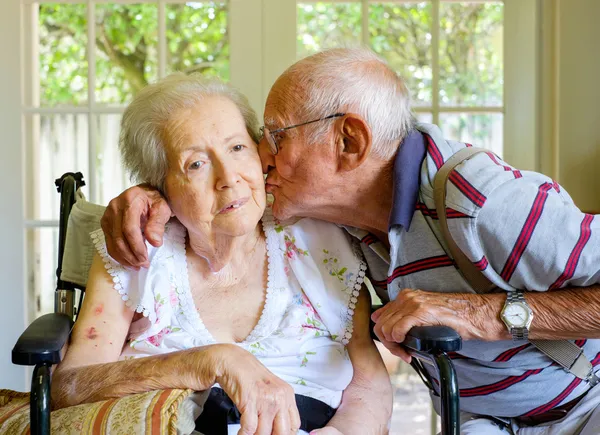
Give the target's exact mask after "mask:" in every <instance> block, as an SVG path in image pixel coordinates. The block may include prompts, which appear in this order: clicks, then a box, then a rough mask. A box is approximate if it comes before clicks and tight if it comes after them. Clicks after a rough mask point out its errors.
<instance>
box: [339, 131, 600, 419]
mask: <svg viewBox="0 0 600 435" xmlns="http://www.w3.org/2000/svg"><path fill="white" fill-rule="evenodd" d="M465 146H470V144H465V143H459V142H453V141H446V140H445V139H444V138H443V136H442V133H441V131H440V130H439V129H438V128H437V127H436V126H434V125H431V124H419V125H418V126H417V128H416V130H414V131H413V132H411V134H410V135H409V136H408V137H407V138H406V139H405V140H404V142H403V143H402V144H401V146H400V148H399V151H398V154H397V156H396V160H395V168H394V177H395V185H394V197H393V209H392V213H391V215H390V222H389V228H388V239H389V244H390V250H389V251H388V250H387V249H386V247H385V245H384V244H383V243H381V242H380V241H379V240H378V239H377V238H376V237H374V236H373V235H371V234H369V233H367V232H366V231H363V230H359V229H355V228H346V229H347V231H348V232H349V233H350V234H352V235H353V236H355V237H357V238H359V239H360V240H361V247H362V249H363V252H364V254H365V257H366V260H367V262H368V264H369V273H370V277H371V281H372V282H373V284H374V286H375V288H376V290H377V292H378V294H379V296H380V297H381V298H382V300H384V301H385V300H391V299H394V298H396V296H397V295H398V292H399V291H400V290H402V289H404V288H418V289H422V290H428V291H436V292H470V293H473V290H472V289H471V288H470V286H469V284H468V283H467V282H466V281H465V279H464V278H463V277H462V275H461V274H460V273H459V271H458V270H457V269H456V267H455V265H454V262H453V260H452V258H450V257H449V255H448V250H447V249H446V248H445V242H444V241H443V238H442V234H441V231H440V229H439V220H438V216H437V212H436V210H435V203H434V199H433V180H434V177H435V175H436V173H437V171H438V170H439V169H440V168H441V166H442V165H443V164H444V162H445V161H446V160H448V158H449V157H450V156H451V155H452V154H454V153H455V152H457V151H459V150H460V149H462V148H464V147H465ZM407 180H408V182H407ZM415 180H416V181H415ZM446 206H447V215H448V226H449V229H450V232H451V234H452V237H453V239H454V240H455V241H456V243H457V245H458V246H459V248H460V249H461V250H462V251H463V252H464V253H465V255H466V256H467V257H468V258H469V259H470V260H471V261H472V262H473V263H474V264H475V265H476V266H477V267H478V268H479V269H480V270H482V271H483V273H484V274H485V275H486V276H487V278H488V279H489V280H490V281H492V282H493V283H494V284H496V285H497V286H498V287H499V288H500V289H503V290H506V291H510V290H515V289H522V290H528V291H547V290H552V289H558V288H561V287H566V286H589V285H592V284H597V283H599V282H600V218H599V217H598V216H593V215H589V214H584V213H582V212H581V211H580V210H579V209H578V208H577V207H576V206H575V204H574V203H573V201H572V199H571V197H570V196H569V195H568V193H567V192H566V191H565V190H564V189H563V188H562V187H561V186H559V185H558V184H557V183H556V182H554V181H553V180H551V179H550V178H548V177H546V176H544V175H542V174H539V173H536V172H529V171H519V170H517V169H515V168H513V167H512V166H510V165H508V164H507V163H505V162H504V161H502V160H501V159H500V158H499V157H497V156H496V155H494V154H493V153H491V152H488V153H481V154H478V155H476V156H474V157H472V158H471V159H470V160H468V161H466V162H463V163H461V164H460V165H458V166H457V167H456V169H455V170H454V171H453V172H452V173H451V175H450V177H449V182H448V185H447V198H446ZM498 314H500V313H498ZM534 315H535V313H534ZM575 343H576V344H577V345H578V346H580V347H582V348H583V349H584V352H585V354H586V356H587V357H588V358H589V359H590V360H591V361H592V364H593V365H594V366H595V367H597V368H598V369H600V340H583V339H582V340H577V341H575ZM451 357H452V358H453V362H454V365H455V367H456V370H457V374H458V379H459V387H460V396H461V409H462V410H464V411H468V412H472V413H476V414H487V415H495V416H504V417H515V416H520V415H526V416H532V415H537V414H541V413H544V412H546V411H548V410H550V409H552V408H554V407H556V406H559V405H560V404H561V403H567V402H569V401H570V400H573V399H574V398H576V397H578V396H579V395H581V394H582V393H583V392H585V391H587V389H588V388H589V387H588V385H587V383H586V382H584V381H581V380H580V379H578V378H576V377H575V376H573V375H572V374H570V373H568V372H566V371H564V370H563V369H562V368H561V367H559V366H558V365H557V364H556V363H554V362H553V361H552V360H550V359H549V358H548V357H546V356H545V355H543V354H542V353H541V352H539V351H538V350H537V349H536V348H535V347H533V345H531V344H529V343H527V342H524V343H518V342H512V341H499V342H482V341H475V340H473V341H465V342H463V348H462V350H461V351H460V352H459V353H455V354H452V355H451ZM431 374H432V376H433V377H434V378H436V377H437V375H436V374H435V373H433V372H432V373H431Z"/></svg>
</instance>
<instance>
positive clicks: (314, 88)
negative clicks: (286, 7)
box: [284, 48, 415, 159]
mask: <svg viewBox="0 0 600 435" xmlns="http://www.w3.org/2000/svg"><path fill="white" fill-rule="evenodd" d="M284 75H286V76H287V75H289V76H288V77H291V78H292V83H294V84H295V85H296V86H298V88H299V89H300V90H302V91H303V95H302V96H303V98H304V99H303V100H302V101H301V103H300V104H299V105H300V106H301V109H300V112H301V116H302V117H303V119H302V120H301V121H304V120H312V119H319V118H322V117H325V116H328V115H331V114H333V113H336V112H353V113H356V114H358V115H360V116H362V117H363V118H364V119H365V121H366V122H367V124H368V125H369V126H370V128H371V133H372V137H373V148H372V152H373V154H374V155H376V156H378V157H380V158H383V159H390V158H392V157H393V156H394V154H395V153H396V151H397V149H398V145H399V144H400V142H401V140H402V139H403V138H404V137H405V136H406V135H407V133H408V132H409V131H410V130H411V129H412V128H413V127H414V124H415V119H414V116H413V114H412V111H411V107H410V94H409V91H408V89H407V87H406V85H405V83H404V81H403V80H402V78H400V77H399V76H398V74H397V73H396V72H395V71H394V70H393V69H392V68H391V67H390V66H389V65H388V64H387V63H386V62H385V61H384V60H382V59H381V58H380V57H379V56H377V55H376V54H375V53H373V52H372V51H371V50H368V49H365V48H336V49H331V50H326V51H323V52H320V53H317V54H315V55H312V56H310V57H307V58H305V59H303V60H301V61H299V62H298V63H296V64H295V65H293V66H292V67H290V68H289V69H288V70H287V71H286V73H285V74H284ZM329 125H330V124H327V123H316V124H314V128H312V129H310V130H308V131H309V133H307V134H308V137H307V139H308V142H309V143H311V144H314V143H316V142H318V141H319V139H321V138H322V137H323V135H324V134H325V133H326V132H327V130H328V128H329Z"/></svg>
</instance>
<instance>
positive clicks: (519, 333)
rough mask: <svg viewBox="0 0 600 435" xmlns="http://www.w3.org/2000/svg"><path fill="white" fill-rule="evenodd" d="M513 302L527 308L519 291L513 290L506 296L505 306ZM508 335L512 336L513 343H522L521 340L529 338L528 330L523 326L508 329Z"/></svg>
mask: <svg viewBox="0 0 600 435" xmlns="http://www.w3.org/2000/svg"><path fill="white" fill-rule="evenodd" d="M515 302H521V303H523V304H525V305H527V306H529V305H528V304H527V301H526V300H525V296H524V295H523V292H522V291H520V290H515V291H512V292H509V293H508V296H507V298H506V305H508V304H512V303H515ZM510 333H511V334H512V338H513V341H523V340H527V338H528V337H529V329H528V328H527V327H525V326H520V327H515V326H512V327H511V328H510Z"/></svg>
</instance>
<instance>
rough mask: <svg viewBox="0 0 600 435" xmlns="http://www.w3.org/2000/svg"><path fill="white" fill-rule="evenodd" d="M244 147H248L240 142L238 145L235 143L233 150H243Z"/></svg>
mask: <svg viewBox="0 0 600 435" xmlns="http://www.w3.org/2000/svg"><path fill="white" fill-rule="evenodd" d="M244 148H246V147H245V146H244V145H239V144H238V145H234V146H233V150H234V151H235V152H239V151H242V150H243V149H244Z"/></svg>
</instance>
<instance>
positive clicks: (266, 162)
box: [258, 138, 275, 174]
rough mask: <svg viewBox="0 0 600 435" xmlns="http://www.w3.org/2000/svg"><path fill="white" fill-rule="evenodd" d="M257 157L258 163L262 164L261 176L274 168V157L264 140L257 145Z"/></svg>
mask: <svg viewBox="0 0 600 435" xmlns="http://www.w3.org/2000/svg"><path fill="white" fill-rule="evenodd" d="M258 155H259V156H260V161H261V163H262V171H263V174H266V173H267V172H269V169H270V168H274V167H275V156H274V155H273V153H271V150H270V149H269V144H268V143H267V140H266V139H264V138H263V139H262V140H261V141H260V142H259V143H258Z"/></svg>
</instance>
